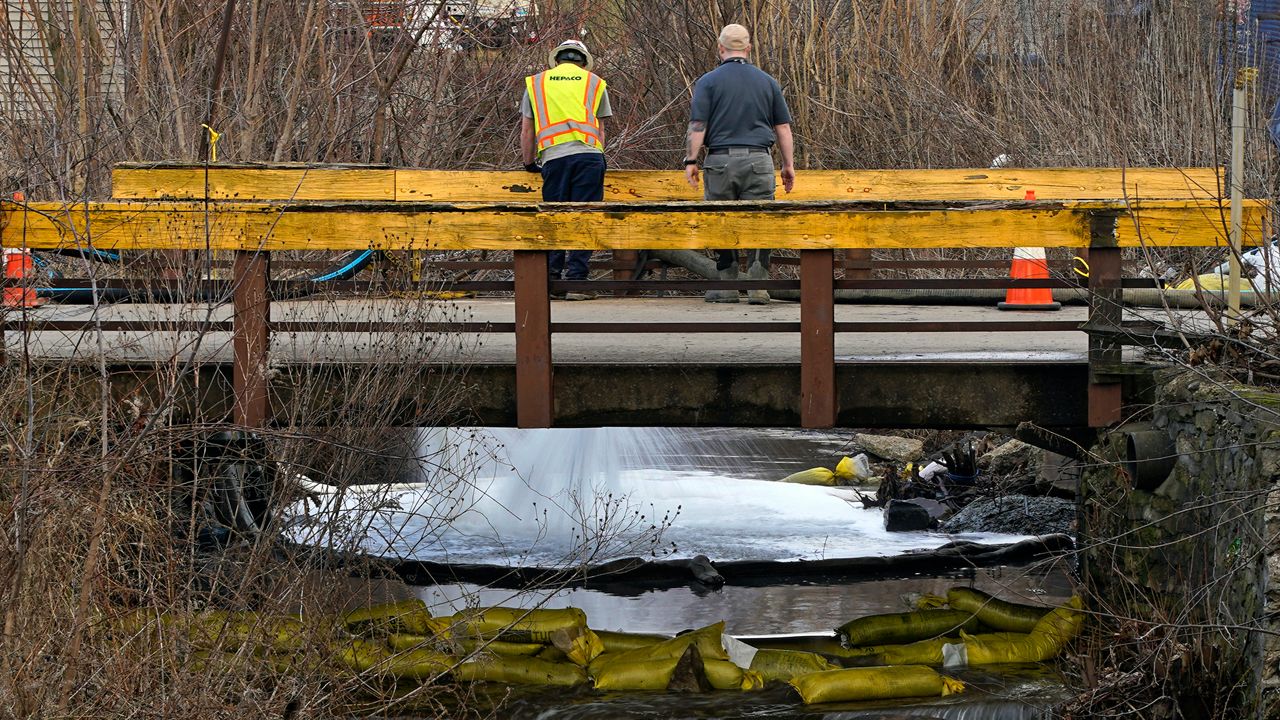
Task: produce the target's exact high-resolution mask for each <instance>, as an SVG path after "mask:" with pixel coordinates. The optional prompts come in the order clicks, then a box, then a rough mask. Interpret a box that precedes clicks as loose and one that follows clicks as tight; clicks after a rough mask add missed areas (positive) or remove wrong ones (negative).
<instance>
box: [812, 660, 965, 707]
mask: <svg viewBox="0 0 1280 720" xmlns="http://www.w3.org/2000/svg"><path fill="white" fill-rule="evenodd" d="M791 686H792V687H794V688H795V689H796V691H797V692H799V693H800V697H801V698H803V699H804V702H805V704H806V705H812V704H814V703H829V702H852V701H855V700H892V699H894V698H911V697H942V696H944V695H953V694H955V693H959V692H963V691H964V684H963V683H961V682H959V681H958V680H953V679H951V678H947V677H943V676H942V675H939V674H938V673H937V672H936V671H934V670H933V669H932V668H927V667H923V666H920V665H904V666H902V667H874V668H851V669H847V670H828V671H826V672H819V673H810V674H808V675H801V676H800V677H797V678H795V679H793V680H791Z"/></svg>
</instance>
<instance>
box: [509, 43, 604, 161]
mask: <svg viewBox="0 0 1280 720" xmlns="http://www.w3.org/2000/svg"><path fill="white" fill-rule="evenodd" d="M524 85H525V89H526V90H528V91H529V103H530V104H531V105H533V129H534V132H535V133H536V134H537V137H536V141H535V146H536V147H537V149H538V154H539V155H541V154H542V151H543V150H546V149H547V148H549V147H551V146H553V145H559V144H561V143H567V142H570V141H571V140H577V141H578V142H581V143H585V144H587V145H591V146H592V147H595V148H599V149H600V150H604V145H603V144H602V143H601V142H600V119H599V118H597V117H596V111H597V110H599V109H600V99H601V98H603V97H604V88H605V83H604V80H602V79H601V78H600V76H598V75H596V74H594V73H591V72H588V71H586V70H583V69H582V68H580V67H578V66H577V65H574V64H573V63H561V64H559V65H557V66H555V67H553V68H551V69H550V70H547V71H545V72H541V73H538V74H537V75H531V76H529V77H527V78H525V79H524Z"/></svg>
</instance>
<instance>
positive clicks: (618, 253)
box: [610, 250, 640, 297]
mask: <svg viewBox="0 0 1280 720" xmlns="http://www.w3.org/2000/svg"><path fill="white" fill-rule="evenodd" d="M639 260H640V251H639V250H614V251H613V260H611V261H610V264H611V265H612V268H610V269H611V270H612V271H613V279H614V280H634V279H635V267H636V263H637V262H638V261H639ZM613 294H614V295H615V296H617V297H624V296H626V295H634V294H635V291H632V290H614V291H613Z"/></svg>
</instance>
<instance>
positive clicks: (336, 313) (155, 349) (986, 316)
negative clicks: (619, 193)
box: [6, 297, 1088, 365]
mask: <svg viewBox="0 0 1280 720" xmlns="http://www.w3.org/2000/svg"><path fill="white" fill-rule="evenodd" d="M29 316H30V317H31V319H33V320H54V321H80V322H88V321H91V320H93V319H94V318H95V317H96V318H98V319H101V320H103V321H104V322H112V321H142V320H145V321H153V322H166V321H185V322H188V323H191V322H200V321H202V320H205V319H207V320H209V321H212V322H229V321H230V320H231V316H232V307H231V305H230V304H229V303H228V304H222V305H207V304H189V305H143V304H117V305H103V306H100V307H99V308H98V309H97V311H96V316H95V309H94V308H93V307H91V306H87V305H46V306H44V307H41V308H39V309H36V310H34V311H30V315H29ZM1087 316H1088V309H1087V308H1085V307H1083V306H1077V307H1071V306H1068V307H1065V308H1063V309H1062V310H1061V311H1059V312H1055V313H1002V312H999V311H997V310H995V309H994V308H987V307H966V306H929V305H839V306H837V307H836V318H835V319H836V322H877V323H894V324H908V323H914V322H931V323H936V322H984V321H989V322H995V321H999V322H1009V323H1027V324H1030V323H1034V322H1039V321H1043V320H1055V321H1075V322H1080V323H1083V322H1085V320H1086V319H1087ZM551 320H552V322H553V323H610V324H618V325H621V324H624V323H664V324H665V323H731V322H750V323H797V322H799V320H800V305H799V303H793V302H779V301H775V302H773V303H771V304H769V305H767V306H751V305H747V304H746V302H745V300H744V301H743V302H741V303H739V304H738V305H718V304H717V305H713V304H709V303H704V302H702V301H701V300H700V299H697V298H612V297H601V298H599V299H597V300H594V301H584V302H554V303H552V308H551ZM271 321H272V322H274V323H303V324H306V323H320V322H326V323H353V322H354V323H361V322H410V323H412V322H455V323H463V322H465V323H495V324H497V323H512V322H514V321H515V303H514V300H512V299H510V298H482V299H470V300H459V301H440V302H431V303H423V302H420V301H414V300H398V299H393V298H372V299H359V298H355V299H353V298H350V297H346V298H342V299H334V300H325V299H313V300H301V301H291V302H285V301H277V302H274V303H272V306H271ZM87 335H88V333H86V332H83V331H65V330H46V331H37V332H33V333H32V334H31V336H30V343H31V350H32V352H33V354H35V355H37V356H40V357H46V358H72V357H79V358H89V357H96V355H97V353H98V345H97V340H96V339H94V340H92V341H89V340H88V338H87ZM194 335H195V333H192V332H157V331H153V330H132V331H108V332H105V333H104V334H103V340H104V349H105V352H106V356H107V358H108V359H109V360H112V361H118V362H128V363H149V362H156V361H159V362H169V361H171V360H173V359H188V358H195V359H198V360H200V361H201V362H217V363H223V362H231V360H232V348H231V333H230V332H226V331H214V332H210V333H208V334H207V335H206V338H205V339H204V340H203V341H202V342H201V343H200V344H199V346H198V347H196V346H195V345H194V344H193V343H192V339H193V337H194ZM426 335H430V336H432V337H434V338H435V340H434V342H432V343H430V344H423V343H422V342H420V340H421V339H422V337H425V336H426ZM795 335H796V333H786V332H781V333H780V332H767V331H762V332H754V333H745V332H744V333H733V332H719V333H671V332H661V333H609V334H605V333H593V332H586V333H583V332H561V333H556V334H555V335H553V336H552V352H553V356H554V359H555V361H556V363H557V365H558V364H560V363H562V362H569V363H589V364H623V365H626V364H642V365H647V364H652V363H689V364H713V365H725V364H728V365H739V364H745V365H752V364H779V363H782V364H786V363H797V362H799V361H800V345H799V342H798V341H797V340H796V338H795ZM21 342H22V340H21V334H20V333H18V332H16V331H12V330H11V331H9V332H7V333H6V345H7V347H9V348H10V349H13V348H15V347H16V346H17V345H18V344H19V343H21ZM835 346H836V360H837V362H866V361H877V362H913V361H920V362H1001V363H1018V362H1083V361H1084V360H1085V359H1086V356H1087V351H1088V337H1087V336H1086V335H1085V334H1084V333H1082V332H1078V331H1056V332H1009V331H1004V330H1002V331H997V332H952V333H918V332H869V333H838V334H837V335H836V340H835ZM270 357H271V361H272V362H273V363H279V364H294V363H302V364H306V363H315V362H394V361H406V362H411V361H424V360H429V361H434V362H442V363H445V362H448V363H468V364H473V365H505V364H512V363H514V362H515V339H514V337H513V335H512V334H511V333H507V332H457V333H429V334H425V335H424V334H421V333H410V332H404V333H367V332H282V333H275V334H273V337H272V342H271V350H270Z"/></svg>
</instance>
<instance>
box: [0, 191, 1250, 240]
mask: <svg viewBox="0 0 1280 720" xmlns="http://www.w3.org/2000/svg"><path fill="white" fill-rule="evenodd" d="M1116 207H1123V206H1122V205H1118V204H1108V203H1100V202H1091V203H1039V204H1021V205H1019V206H1018V207H1015V208H1013V209H1009V208H1004V209H1001V208H991V209H987V208H983V207H967V208H952V209H927V208H926V209H897V210H867V209H865V206H864V205H860V204H856V203H849V204H841V203H821V204H805V203H782V202H777V203H772V204H771V205H770V206H768V208H767V209H766V208H763V207H753V206H751V205H749V204H742V203H707V202H697V203H663V204H649V205H641V206H630V205H622V204H603V205H598V206H592V207H590V208H587V207H586V206H581V205H577V206H575V205H568V204H563V205H561V204H545V205H540V206H537V207H536V208H519V207H514V206H510V205H489V204H430V205H409V206H405V205H399V204H389V203H386V204H384V203H363V204H331V203H315V204H308V203H293V204H288V205H271V204H266V203H236V204H230V203H228V204H225V205H221V206H218V207H217V208H216V209H215V210H214V211H213V214H214V216H213V217H212V219H211V221H210V223H209V228H210V230H209V233H208V236H207V237H206V234H205V208H204V206H203V204H202V203H197V202H186V203H178V202H173V203H140V202H132V203H129V202H112V203H93V204H92V206H91V207H90V208H89V211H88V213H87V215H88V217H89V218H90V221H89V222H90V225H89V226H90V228H91V229H92V234H90V233H88V232H86V231H85V216H86V213H85V212H84V211H83V209H82V207H81V206H78V205H58V204H53V203H37V204H33V205H31V206H30V208H31V210H32V211H31V212H29V213H27V214H26V215H22V214H17V213H14V212H12V211H9V215H10V217H9V222H10V227H9V228H8V229H7V230H6V236H7V235H9V234H13V235H15V236H21V237H25V239H26V242H27V244H28V246H29V247H33V248H74V247H81V246H83V245H85V244H92V245H93V246H95V247H97V248H99V249H103V250H109V249H114V250H140V249H169V250H182V249H189V250H203V249H213V250H242V249H243V250H258V249H262V250H359V249H365V248H375V249H379V250H471V249H474V250H518V249H523V250H546V249H552V248H564V249H592V250H608V249H619V250H643V249H708V248H711V249H716V248H722V249H731V248H748V247H751V246H755V245H758V244H759V242H760V241H759V239H758V238H761V237H767V238H769V239H770V241H769V244H770V245H771V246H772V247H773V248H790V249H797V250H819V249H832V248H859V247H861V248H976V247H1002V248H1007V247H1017V246H1020V245H1026V244H1027V243H1028V240H1029V239H1032V238H1033V239H1034V242H1035V244H1036V245H1038V246H1041V247H1088V245H1089V243H1090V238H1089V231H1088V217H1089V214H1090V213H1091V212H1093V211H1097V210H1100V209H1107V208H1116ZM562 208H563V209H562ZM1265 212H1266V208H1265V206H1264V205H1263V204H1262V203H1257V202H1255V203H1250V204H1249V205H1248V206H1246V212H1245V216H1246V227H1250V228H1257V227H1260V225H1261V221H1262V217H1263V216H1264V215H1265ZM1218 216H1219V214H1218V213H1217V212H1215V211H1214V207H1213V206H1204V205H1201V204H1197V203H1196V202H1194V201H1167V202H1165V203H1162V204H1160V205H1159V206H1156V205H1154V204H1152V205H1147V206H1144V208H1143V209H1142V212H1141V220H1142V226H1141V227H1142V233H1141V235H1139V234H1138V233H1135V232H1126V231H1125V230H1124V228H1128V227H1130V225H1129V223H1127V222H1121V223H1120V224H1121V228H1122V229H1121V231H1120V232H1119V237H1118V243H1119V245H1120V246H1121V247H1135V246H1138V245H1139V244H1141V243H1147V244H1150V245H1154V246H1161V247H1164V246H1176V247H1197V246H1210V247H1214V246H1220V245H1221V244H1222V237H1223V235H1222V228H1221V226H1220V224H1219V223H1218V221H1217V217H1218ZM1153 218H1154V219H1158V221H1157V222H1148V221H1150V220H1152V219H1153ZM24 224H25V227H24ZM24 233H25V235H24ZM1259 239H1260V235H1259V234H1258V233H1256V232H1254V233H1248V234H1247V237H1246V241H1248V242H1251V243H1254V244H1256V243H1257V242H1258V240H1259Z"/></svg>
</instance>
